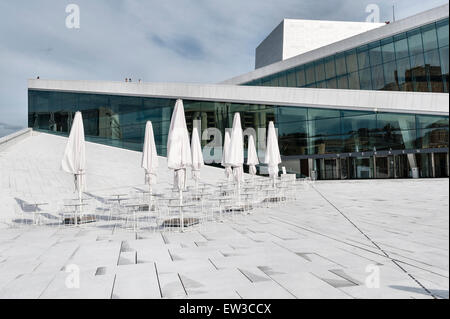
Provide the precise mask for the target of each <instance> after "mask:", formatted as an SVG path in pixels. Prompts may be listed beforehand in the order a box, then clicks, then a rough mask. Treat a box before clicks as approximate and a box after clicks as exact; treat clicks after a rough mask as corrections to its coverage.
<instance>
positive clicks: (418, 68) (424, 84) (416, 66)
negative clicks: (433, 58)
mask: <svg viewBox="0 0 450 319" xmlns="http://www.w3.org/2000/svg"><path fill="white" fill-rule="evenodd" d="M410 76H411V82H412V86H413V90H414V91H416V92H428V77H427V70H426V68H425V60H424V56H423V54H418V55H415V56H412V57H411V74H410Z"/></svg>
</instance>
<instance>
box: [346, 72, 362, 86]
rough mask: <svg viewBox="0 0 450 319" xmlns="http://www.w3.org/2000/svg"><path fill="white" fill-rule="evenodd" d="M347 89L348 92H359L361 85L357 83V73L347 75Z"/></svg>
mask: <svg viewBox="0 0 450 319" xmlns="http://www.w3.org/2000/svg"><path fill="white" fill-rule="evenodd" d="M348 88H349V89H350V90H359V89H361V85H360V83H359V73H358V72H353V73H350V74H349V75H348Z"/></svg>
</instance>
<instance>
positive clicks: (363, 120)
mask: <svg viewBox="0 0 450 319" xmlns="http://www.w3.org/2000/svg"><path fill="white" fill-rule="evenodd" d="M376 125H377V120H376V114H369V115H359V116H351V117H344V118H342V134H344V135H352V134H361V135H365V136H367V135H368V133H369V132H372V131H375V129H376Z"/></svg>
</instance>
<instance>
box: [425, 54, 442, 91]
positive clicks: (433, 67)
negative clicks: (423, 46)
mask: <svg viewBox="0 0 450 319" xmlns="http://www.w3.org/2000/svg"><path fill="white" fill-rule="evenodd" d="M425 64H426V67H427V68H428V70H427V71H428V77H429V81H430V83H429V84H430V89H431V92H444V85H443V81H442V70H441V62H440V58H439V51H438V50H431V51H427V52H425Z"/></svg>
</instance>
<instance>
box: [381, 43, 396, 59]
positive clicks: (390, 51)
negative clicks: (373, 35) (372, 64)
mask: <svg viewBox="0 0 450 319" xmlns="http://www.w3.org/2000/svg"><path fill="white" fill-rule="evenodd" d="M381 52H382V54H383V62H384V63H386V62H390V61H393V60H395V49H394V42H393V39H392V38H389V39H387V40H384V41H381Z"/></svg>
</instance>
